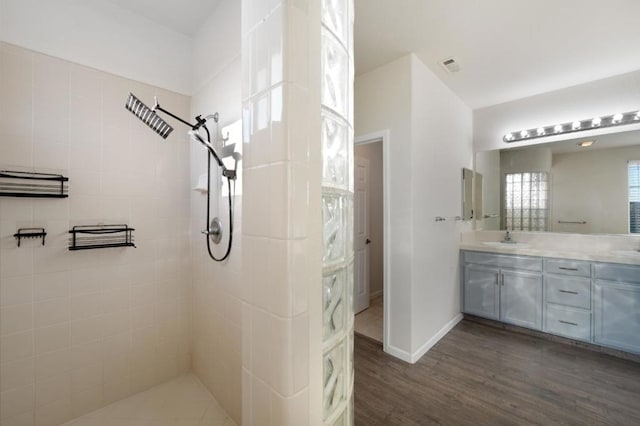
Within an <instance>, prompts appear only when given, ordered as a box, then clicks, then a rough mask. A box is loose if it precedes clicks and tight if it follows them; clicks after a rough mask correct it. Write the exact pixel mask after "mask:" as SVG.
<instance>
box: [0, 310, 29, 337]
mask: <svg viewBox="0 0 640 426" xmlns="http://www.w3.org/2000/svg"><path fill="white" fill-rule="evenodd" d="M32 328H33V305H32V304H31V303H28V304H24V305H11V306H3V307H1V308H0V335H6V334H12V333H19V332H21V331H26V330H30V329H32Z"/></svg>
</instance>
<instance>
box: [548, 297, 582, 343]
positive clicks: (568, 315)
mask: <svg viewBox="0 0 640 426" xmlns="http://www.w3.org/2000/svg"><path fill="white" fill-rule="evenodd" d="M544 331H546V332H548V333H551V334H557V335H559V336H564V337H568V338H570V339H576V340H586V341H590V340H591V313H590V312H589V311H585V310H582V309H576V308H570V307H567V306H559V305H553V304H551V303H547V312H546V315H545V321H544Z"/></svg>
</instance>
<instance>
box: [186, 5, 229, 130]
mask: <svg viewBox="0 0 640 426" xmlns="http://www.w3.org/2000/svg"><path fill="white" fill-rule="evenodd" d="M239 3H240V2H239V1H237V0H236V1H230V0H220V1H219V2H218V4H217V5H216V8H215V10H214V11H213V12H212V13H211V16H210V17H209V19H207V21H205V23H204V24H203V25H202V27H201V28H200V30H199V31H198V33H197V34H196V35H195V37H194V39H193V67H192V68H193V69H192V87H193V93H194V94H197V93H199V92H200V91H202V90H205V86H207V85H211V84H212V81H211V80H213V79H215V78H216V77H217V76H218V75H219V74H220V73H222V72H223V71H225V70H227V69H228V68H229V66H231V63H232V62H238V65H236V66H237V69H236V72H237V73H238V77H239V76H240V65H239V59H240V4H239ZM236 89H237V90H238V92H239V91H240V88H239V87H237V88H236ZM221 95H222V94H220V95H219V96H218V98H217V99H216V103H217V107H218V109H220V110H221V111H223V109H224V108H223V107H222V106H221V105H220V104H221V103H224V102H229V101H227V100H226V99H233V104H234V105H235V101H236V100H237V99H238V97H224V96H221ZM232 108H233V109H232V110H233V112H234V113H237V112H238V111H239V109H238V108H237V107H236V106H233V107H232ZM227 115H229V114H227ZM236 118H240V117H239V116H237V117H236Z"/></svg>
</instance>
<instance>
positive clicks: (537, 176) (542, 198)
mask: <svg viewBox="0 0 640 426" xmlns="http://www.w3.org/2000/svg"><path fill="white" fill-rule="evenodd" d="M504 188H505V191H504V213H505V214H504V217H505V227H506V229H509V230H515V231H547V230H548V228H549V174H548V173H546V172H527V173H507V174H506V175H505V186H504Z"/></svg>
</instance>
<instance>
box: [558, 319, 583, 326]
mask: <svg viewBox="0 0 640 426" xmlns="http://www.w3.org/2000/svg"><path fill="white" fill-rule="evenodd" d="M558 322H561V323H563V324H569V325H575V326H576V327H577V326H578V324H576V323H575V322H569V321H562V320H558Z"/></svg>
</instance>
